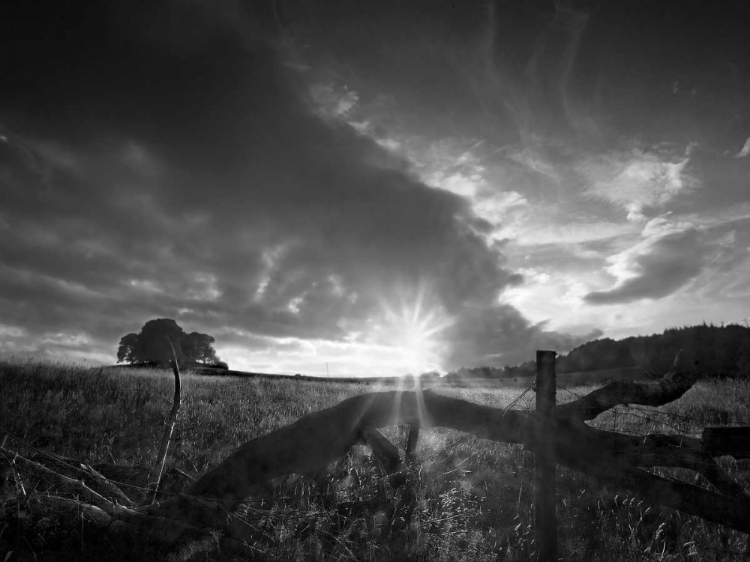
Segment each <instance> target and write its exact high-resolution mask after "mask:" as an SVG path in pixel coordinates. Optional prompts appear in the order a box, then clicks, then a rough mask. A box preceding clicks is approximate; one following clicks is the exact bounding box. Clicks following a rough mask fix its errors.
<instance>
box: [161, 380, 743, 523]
mask: <svg viewBox="0 0 750 562" xmlns="http://www.w3.org/2000/svg"><path fill="white" fill-rule="evenodd" d="M693 380H694V377H693V376H691V375H681V374H679V373H675V374H670V375H669V378H668V379H666V380H664V381H659V382H657V383H650V384H643V383H626V382H619V383H612V384H611V385H608V386H607V387H604V389H600V390H599V391H595V392H597V393H598V394H597V395H596V396H595V397H594V399H593V400H586V398H588V397H584V399H581V400H579V401H576V403H577V406H576V407H572V406H570V404H568V405H566V406H567V407H566V408H565V409H564V410H563V413H562V414H561V415H558V416H556V417H557V434H556V437H555V453H556V455H557V457H558V462H559V463H561V464H563V465H566V466H569V467H571V468H575V469H577V470H582V471H584V472H585V473H587V474H591V475H592V476H594V477H601V478H602V479H605V480H606V481H609V482H617V483H618V485H621V486H624V487H628V486H629V484H628V481H627V479H626V476H627V474H628V473H627V470H635V469H637V467H638V466H677V467H683V468H690V469H691V470H696V471H697V472H700V473H701V474H703V475H704V476H705V477H706V478H707V479H708V480H709V481H710V482H711V483H712V484H713V485H714V486H716V487H717V489H719V490H720V491H721V492H722V493H723V494H724V496H719V495H717V494H713V493H712V492H708V491H705V490H701V492H700V493H699V494H698V496H700V497H701V498H702V499H701V500H700V501H697V503H696V502H692V503H691V502H688V503H686V504H685V505H687V506H688V507H689V508H690V509H692V510H693V511H692V512H696V513H694V514H696V515H700V513H698V512H700V511H701V510H702V509H707V508H708V507H710V506H712V505H713V506H714V507H715V506H717V505H719V506H721V505H724V503H723V502H725V501H729V502H736V506H735V507H732V505H735V504H732V505H729V504H727V506H728V507H727V509H730V511H731V510H732V509H735V508H736V509H739V507H737V506H742V505H745V504H747V505H750V503H748V501H747V495H746V494H744V491H742V489H741V487H739V486H738V485H736V484H735V483H733V482H732V481H731V479H730V478H729V477H728V476H726V475H725V473H723V471H721V469H720V468H719V467H718V465H716V464H715V462H713V459H710V458H709V456H707V455H705V454H704V455H702V454H701V451H700V448H699V446H698V442H697V440H691V438H688V437H678V436H659V435H651V436H648V437H646V438H643V437H636V436H627V435H622V434H617V433H610V432H606V431H602V430H596V429H594V428H591V427H588V426H587V425H585V424H584V423H582V420H584V419H590V418H589V417H590V416H591V415H592V413H593V412H594V411H603V410H604V409H606V408H610V407H612V406H614V405H616V403H622V402H623V401H627V403H631V404H648V405H652V406H657V405H661V404H663V403H666V402H669V401H671V400H674V399H675V398H677V397H679V396H682V394H684V393H685V392H686V391H687V390H688V389H689V387H690V385H691V384H692V381H693ZM602 391H603V392H602ZM617 392H620V393H621V399H620V401H619V402H618V401H616V400H615V399H614V396H615V395H616V393H617ZM573 404H575V403H573ZM560 408H563V407H562V406H561V407H559V408H558V410H560ZM398 424H410V425H412V424H413V425H419V426H420V427H435V426H440V427H449V428H453V429H457V430H459V431H464V432H468V433H472V434H474V435H475V436H477V437H479V438H482V439H490V440H493V441H502V442H507V443H523V444H524V445H525V446H526V447H527V448H529V449H530V450H532V451H533V450H535V449H536V448H537V447H538V443H539V439H538V426H537V418H536V416H535V414H533V413H530V412H522V411H517V410H507V411H505V410H499V409H495V408H491V407H488V406H482V405H478V404H473V403H470V402H466V401H463V400H460V399H456V398H450V397H447V396H442V395H440V394H436V393H435V392H432V391H426V392H424V393H422V392H421V391H420V392H402V391H392V392H377V393H371V394H364V395H361V396H355V397H353V398H349V399H347V400H344V401H343V402H341V403H340V404H338V405H336V406H334V407H332V408H329V409H327V410H322V411H319V412H314V413H312V414H309V415H307V416H304V417H303V418H300V419H299V420H297V422H295V423H293V424H291V425H289V426H286V427H283V428H281V429H279V430H277V431H274V432H272V433H269V434H267V435H264V436H262V437H258V438H256V439H253V440H252V441H249V442H247V443H245V444H244V445H242V446H241V447H240V448H239V449H237V450H236V451H235V452H234V453H232V454H231V455H230V456H229V457H228V458H227V459H226V460H224V462H222V463H221V464H219V465H218V466H217V467H215V468H214V469H212V470H210V471H209V472H207V473H206V474H205V475H204V476H203V477H201V478H199V479H198V480H197V481H196V482H195V483H193V484H192V485H191V486H190V487H189V488H188V489H187V490H186V491H185V495H184V496H182V497H181V498H179V499H177V500H168V501H166V502H164V503H163V504H162V505H161V506H160V507H158V508H156V510H155V512H154V513H159V514H161V515H165V516H172V517H177V518H184V519H185V520H186V521H191V522H195V521H201V520H203V521H205V520H206V503H205V502H209V503H211V502H212V501H213V502H214V505H215V506H216V508H217V509H219V508H221V509H222V510H223V509H224V508H226V509H228V510H229V511H231V510H232V509H233V508H234V507H235V506H236V505H238V504H239V503H240V502H241V501H242V500H243V499H244V498H246V497H248V496H249V495H251V494H252V493H253V491H254V490H256V489H257V487H258V486H261V485H262V484H264V483H266V482H268V481H269V480H270V479H272V478H275V477H277V476H281V475H284V474H290V473H297V474H308V475H309V474H315V473H318V472H319V471H322V470H324V469H325V468H326V467H327V466H328V465H329V464H330V463H331V462H333V461H335V460H336V459H338V458H339V457H341V456H343V455H344V454H346V452H347V451H348V450H349V449H350V448H351V447H352V446H354V445H355V444H357V443H360V442H362V441H366V439H365V437H364V435H365V434H366V433H367V432H368V428H378V427H386V426H392V425H398ZM371 435H372V434H371ZM680 443H684V444H686V445H685V446H684V447H683V446H682V445H681V444H680ZM664 445H668V446H669V448H668V449H667V451H660V450H659V449H660V447H661V446H664ZM646 474H648V473H646ZM634 486H635V485H634ZM693 488H694V487H692V488H688V490H692V489H693ZM696 490H700V489H698V488H696ZM634 491H636V492H639V493H641V492H642V489H641V488H639V487H637V486H635V488H634ZM740 492H742V493H741V494H740ZM705 494H711V495H710V496H706V495H705ZM662 495H663V496H664V495H666V494H665V493H663V494H662ZM730 495H732V496H736V497H733V498H729V497H725V496H730ZM195 496H197V497H200V498H203V500H202V501H201V505H200V506H199V507H191V506H193V504H192V503H191V497H195ZM658 497H662V496H658ZM696 497H697V496H696ZM705 498H711V499H710V501H709V500H706V499H705ZM665 505H670V506H674V505H675V502H674V501H672V502H671V503H668V504H665ZM678 509H679V508H678ZM692 512H691V513H692ZM714 517H716V516H714ZM706 518H707V519H711V517H706ZM711 520H713V519H711ZM726 524H728V525H731V526H735V524H734V523H731V522H729V523H726ZM735 528H738V527H736V526H735ZM743 528H744V527H743Z"/></svg>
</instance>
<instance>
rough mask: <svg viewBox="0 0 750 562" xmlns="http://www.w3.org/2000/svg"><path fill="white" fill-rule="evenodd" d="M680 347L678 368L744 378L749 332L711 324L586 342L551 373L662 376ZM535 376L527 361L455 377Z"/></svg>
mask: <svg viewBox="0 0 750 562" xmlns="http://www.w3.org/2000/svg"><path fill="white" fill-rule="evenodd" d="M680 349H682V350H683V351H682V355H681V357H680V365H681V368H682V369H687V368H689V367H691V366H693V365H695V368H696V369H697V370H699V371H700V372H702V373H704V374H705V375H706V376H709V377H747V378H750V328H748V327H746V326H740V325H737V324H729V325H727V326H713V325H707V324H705V323H704V324H702V325H699V326H686V327H683V328H668V329H667V330H664V333H663V334H654V335H651V336H634V337H630V338H625V339H624V340H618V341H615V340H613V339H610V338H603V339H599V340H594V341H590V342H587V343H585V344H583V345H581V346H579V347H576V348H575V349H573V350H572V351H571V352H570V353H568V354H567V355H561V356H560V357H558V358H557V362H556V365H557V372H558V373H573V372H582V371H583V372H585V371H598V370H601V369H615V368H623V367H640V368H642V369H643V370H644V371H648V372H650V373H653V374H655V375H663V374H664V373H665V372H667V371H668V370H669V367H670V366H671V365H672V362H673V361H674V358H675V355H676V354H677V352H678V351H679V350H680ZM535 372H536V365H535V362H534V361H533V360H532V361H527V362H526V363H522V364H521V365H516V366H514V367H509V366H506V367H504V368H497V367H475V368H471V369H469V368H463V369H460V370H459V371H458V373H457V375H460V376H463V377H466V376H470V377H483V378H507V377H523V376H529V375H533V374H534V373H535Z"/></svg>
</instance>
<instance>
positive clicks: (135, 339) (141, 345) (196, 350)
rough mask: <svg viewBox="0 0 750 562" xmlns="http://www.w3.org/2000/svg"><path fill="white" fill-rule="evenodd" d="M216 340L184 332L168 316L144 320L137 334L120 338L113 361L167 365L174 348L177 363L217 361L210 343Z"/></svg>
mask: <svg viewBox="0 0 750 562" xmlns="http://www.w3.org/2000/svg"><path fill="white" fill-rule="evenodd" d="M215 341H216V340H215V339H214V338H213V337H212V336H209V335H208V334H201V333H199V332H191V333H189V334H188V333H185V331H184V330H183V329H182V328H181V327H180V325H179V324H177V322H175V321H174V320H172V319H170V318H158V319H156V320H149V321H148V322H146V323H145V324H144V325H143V327H142V328H141V331H140V332H139V333H137V334H127V335H125V336H123V337H122V339H120V347H119V349H118V350H117V362H118V363H122V362H126V363H131V364H139V363H145V364H153V365H168V364H169V362H170V361H171V359H172V349H171V347H170V345H169V344H170V342H171V344H172V346H173V347H174V351H175V354H176V355H177V360H178V361H179V362H180V363H181V364H191V363H202V364H205V365H218V364H220V363H221V362H220V360H219V358H218V357H217V356H216V350H215V349H214V348H213V344H214V342H215Z"/></svg>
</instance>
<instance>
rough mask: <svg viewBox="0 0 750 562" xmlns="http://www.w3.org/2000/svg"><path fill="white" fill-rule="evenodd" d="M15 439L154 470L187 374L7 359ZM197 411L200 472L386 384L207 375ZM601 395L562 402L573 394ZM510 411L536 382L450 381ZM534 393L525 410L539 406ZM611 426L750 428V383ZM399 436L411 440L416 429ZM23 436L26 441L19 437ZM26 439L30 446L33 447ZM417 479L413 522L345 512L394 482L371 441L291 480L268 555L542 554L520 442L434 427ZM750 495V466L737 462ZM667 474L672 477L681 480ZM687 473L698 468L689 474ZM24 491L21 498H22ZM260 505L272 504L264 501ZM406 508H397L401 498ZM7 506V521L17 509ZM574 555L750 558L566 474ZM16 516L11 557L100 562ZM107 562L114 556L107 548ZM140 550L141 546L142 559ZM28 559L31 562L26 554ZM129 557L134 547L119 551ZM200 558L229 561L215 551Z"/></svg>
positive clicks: (194, 456)
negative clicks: (176, 388) (26, 538)
mask: <svg viewBox="0 0 750 562" xmlns="http://www.w3.org/2000/svg"><path fill="white" fill-rule="evenodd" d="M0 388H1V389H2V392H0V439H1V438H2V436H4V435H6V434H7V435H8V437H7V441H6V447H9V448H12V449H15V450H18V451H19V452H20V453H21V454H32V453H33V452H34V451H35V450H36V449H39V450H43V451H46V452H51V453H56V454H59V455H63V456H67V457H73V458H79V459H81V460H83V461H85V462H87V463H90V464H96V463H100V462H109V463H112V462H114V463H117V464H123V465H133V464H137V465H150V464H152V463H153V462H154V459H155V455H156V448H157V446H158V442H159V436H160V432H161V429H162V426H163V424H164V422H165V420H166V416H167V413H168V411H169V409H170V400H171V392H172V376H171V373H169V372H165V371H142V370H138V371H136V370H127V369H118V370H106V369H104V370H101V369H89V368H86V367H82V366H78V365H69V364H47V363H42V362H8V363H0ZM183 389H184V390H183V407H182V410H181V412H180V416H179V418H178V421H177V425H176V427H175V435H174V442H173V445H172V447H171V448H170V455H169V460H168V464H170V465H172V466H175V467H177V468H180V469H182V470H184V471H186V472H188V473H192V474H197V473H200V472H202V471H204V470H205V469H206V468H207V467H209V466H213V465H215V464H217V463H218V462H220V461H221V460H222V459H223V458H224V457H225V456H226V455H228V454H229V453H230V452H231V451H232V450H233V449H234V448H235V447H236V446H238V445H239V444H240V443H243V442H245V441H247V440H249V439H252V438H253V437H256V436H258V435H262V434H265V433H268V432H270V431H272V430H274V429H277V428H279V427H281V426H284V425H287V424H289V423H291V422H293V421H294V420H296V419H298V418H299V417H300V416H303V415H305V414H307V413H309V412H311V411H315V410H319V409H322V408H326V407H328V406H332V405H334V404H336V403H338V402H339V401H341V400H342V399H344V398H346V397H349V396H353V395H357V394H362V393H364V392H370V391H373V390H379V389H380V388H379V387H377V386H374V385H372V384H353V383H337V382H330V381H320V382H315V381H306V380H294V379H279V380H274V379H266V378H250V379H243V378H235V377H205V376H195V375H190V374H189V373H188V374H186V375H185V376H184V380H183ZM590 390H591V388H585V387H578V388H571V389H570V391H567V390H561V391H560V392H559V393H558V399H559V400H560V401H567V400H570V399H573V398H574V397H575V396H574V394H585V393H587V392H589V391H590ZM438 391H439V392H443V393H446V394H450V395H452V396H456V397H459V398H463V399H466V400H471V401H473V402H477V403H482V404H487V405H491V406H494V407H497V408H505V407H507V406H509V405H510V404H511V403H513V402H514V400H516V399H517V398H518V397H519V395H521V393H522V392H523V389H520V388H506V389H503V388H482V387H477V388H438ZM533 400H534V398H533V393H531V392H528V393H526V394H525V395H524V396H523V397H522V398H521V399H520V400H518V401H517V402H516V403H515V404H514V405H513V406H512V407H514V408H529V407H533ZM600 418H601V419H598V420H597V422H596V423H597V425H600V426H601V427H603V428H606V429H614V430H617V431H628V432H631V433H638V434H644V433H648V432H653V431H659V432H680V433H686V434H693V435H696V434H699V433H700V431H701V429H702V427H703V426H704V425H710V424H721V425H727V424H732V423H741V424H745V425H750V383H748V381H723V382H711V383H700V384H698V385H696V387H695V388H693V389H692V390H690V391H689V392H688V393H687V394H686V395H685V396H684V397H683V398H682V399H680V400H679V401H677V402H675V403H673V404H669V405H666V406H664V407H662V408H659V409H658V410H654V409H646V408H642V409H634V408H625V407H620V408H618V409H617V411H616V412H611V413H606V414H605V415H603V416H600ZM386 434H387V435H388V436H389V437H390V438H391V439H392V440H393V441H394V442H395V443H397V444H398V445H399V446H401V447H403V445H404V443H405V439H406V433H405V430H404V428H389V429H388V430H387V431H386ZM11 435H12V436H11ZM15 437H18V438H20V439H21V440H22V442H20V441H17V440H16V439H15ZM417 456H418V459H419V464H418V466H417V468H416V469H415V470H414V472H413V474H412V476H411V489H412V490H413V491H414V493H415V494H416V498H417V502H416V506H417V507H416V510H415V512H414V514H413V516H412V518H411V521H410V523H409V524H408V525H406V526H405V527H404V528H403V529H398V528H393V527H392V526H391V521H392V518H391V517H390V514H389V513H387V509H382V510H375V511H374V512H365V513H362V514H358V515H356V516H352V517H342V516H340V514H339V513H338V509H337V507H338V506H341V505H343V504H344V502H347V501H352V500H357V499H365V498H367V497H370V496H371V495H373V494H374V493H375V492H376V490H377V489H378V488H379V486H381V485H382V482H381V480H380V478H379V476H378V471H377V468H376V466H375V463H374V462H373V460H372V459H371V458H370V455H369V451H367V450H366V449H364V448H359V447H358V448H355V450H353V451H352V453H351V454H350V455H349V456H348V457H347V458H344V459H342V460H341V461H340V462H339V463H337V464H336V465H335V466H332V467H330V474H329V476H328V478H327V485H326V483H325V482H323V479H320V480H318V481H317V482H314V481H312V480H310V479H307V478H298V477H293V476H291V477H286V478H281V479H277V481H275V482H274V484H273V485H272V486H269V489H268V490H267V493H266V494H265V495H264V497H263V498H262V501H263V503H262V504H261V503H260V502H258V503H250V504H248V505H249V506H252V507H253V508H261V509H262V510H263V511H262V514H261V515H259V514H258V512H257V511H253V510H250V509H248V510H246V514H245V515H246V517H247V519H248V521H249V523H250V524H251V525H253V526H254V527H255V528H256V529H257V530H258V536H259V540H258V543H257V545H256V546H257V548H258V552H259V557H260V558H262V559H284V560H292V559H299V560H311V559H319V560H324V559H325V560H352V559H356V560H405V559H410V560H467V559H471V560H527V559H529V555H530V553H531V552H532V551H533V548H534V546H533V541H532V539H533V535H532V534H531V527H530V522H531V520H532V518H533V517H532V513H531V487H532V482H533V480H532V476H533V456H532V455H530V454H528V453H526V452H524V451H523V450H522V449H521V448H520V447H519V446H514V445H507V444H502V443H493V442H488V441H482V440H479V439H476V438H474V437H472V436H468V435H466V434H461V433H458V432H455V431H452V430H445V429H439V428H436V429H431V430H424V431H423V432H422V434H421V436H420V443H419V447H418V449H417ZM721 462H722V465H723V466H725V468H727V470H729V471H730V472H731V473H732V474H733V475H734V476H735V478H737V479H738V480H739V481H741V482H742V483H743V484H744V485H745V487H746V488H747V489H750V466H748V464H747V461H740V462H737V461H734V460H732V459H729V458H724V459H722V461H721ZM665 472H666V471H665ZM670 474H673V475H676V476H680V477H684V476H689V475H688V474H683V473H678V471H674V472H672V473H670ZM8 497H9V496H7V495H6V500H7V498H8ZM257 499H258V498H256V500H257ZM395 503H396V502H395V501H394V502H392V505H393V504H395ZM7 508H8V506H7V504H6V505H5V506H3V508H0V514H2V513H8V512H9V510H8V509H7ZM558 519H559V521H560V530H559V533H560V554H561V556H562V557H564V559H566V560H591V561H595V560H602V561H603V560H623V561H626V560H627V561H636V560H638V561H640V560H727V561H729V560H747V559H748V556H749V552H748V544H747V536H746V535H743V534H741V533H738V532H735V531H732V530H728V529H724V528H722V527H720V526H717V525H712V524H709V523H706V522H704V521H702V520H701V519H698V518H694V517H688V516H685V515H682V514H680V513H678V512H675V511H672V510H667V509H660V508H658V507H651V506H648V505H646V504H644V503H643V502H641V501H639V500H637V499H635V498H633V497H631V496H629V495H627V494H623V493H622V492H621V491H618V490H606V489H603V488H601V487H600V486H598V485H597V484H596V483H595V482H593V481H591V480H590V479H587V478H585V477H583V476H580V475H578V474H576V473H574V472H572V471H568V470H566V469H563V468H561V469H560V470H559V472H558ZM7 530H8V527H7V524H4V523H2V522H0V551H3V550H7V551H10V550H13V551H14V554H13V555H12V557H11V558H9V560H14V559H23V558H24V556H27V557H28V558H29V559H33V557H34V556H36V557H38V558H44V556H48V557H50V558H48V559H95V558H94V557H93V555H91V554H89V555H87V549H86V544H85V542H86V541H85V539H82V538H81V537H78V539H77V541H76V540H73V541H72V542H71V543H70V544H69V545H67V546H64V547H62V548H64V551H56V552H48V551H45V548H44V544H42V543H40V544H38V545H33V544H15V543H12V542H9V541H10V540H11V539H9V537H12V536H13V534H12V533H10V532H6V531H7ZM97 552H98V553H99V554H97V555H100V554H101V550H99V551H97ZM135 552H136V551H133V553H131V554H132V555H133V556H134V557H135V556H136V554H134V553H135ZM13 556H15V557H17V558H13ZM117 556H119V557H121V558H123V557H124V558H128V557H129V555H128V553H127V552H125V553H123V552H122V551H119V552H114V551H113V553H112V555H111V557H113V558H112V559H114V558H116V557H117ZM185 556H186V557H188V558H190V559H194V560H206V559H220V558H222V557H224V559H229V558H231V557H229V556H228V555H222V554H221V553H218V552H217V551H216V549H215V546H212V545H204V547H203V549H202V550H201V549H198V550H196V552H195V553H194V554H193V555H192V556H188V555H187V554H186V555H185Z"/></svg>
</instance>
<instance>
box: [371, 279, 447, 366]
mask: <svg viewBox="0 0 750 562" xmlns="http://www.w3.org/2000/svg"><path fill="white" fill-rule="evenodd" d="M430 297H431V295H430V294H429V292H428V287H427V286H426V284H425V283H424V282H421V283H419V284H417V287H415V288H414V289H413V290H411V291H408V292H407V291H400V292H399V294H398V296H397V297H396V299H395V300H396V303H398V304H397V306H396V307H394V306H393V304H392V302H389V301H387V300H385V299H383V300H381V318H380V321H379V322H376V323H375V326H376V328H375V330H374V331H375V334H374V339H375V340H376V341H378V342H379V343H381V344H384V345H386V346H388V347H390V348H391V349H392V350H393V352H394V357H395V358H396V360H397V362H398V363H400V364H401V365H402V366H403V367H402V368H403V370H404V371H403V374H415V375H418V374H421V373H425V372H428V371H441V370H442V360H443V357H444V356H445V352H446V345H447V342H445V341H441V339H440V338H439V335H440V334H441V333H442V332H443V331H444V330H446V329H447V328H448V327H449V326H450V325H451V324H452V323H453V319H452V318H451V317H450V316H449V315H447V314H446V313H445V310H444V309H443V307H442V306H441V305H440V304H439V303H437V302H434V300H435V299H432V298H430Z"/></svg>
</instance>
